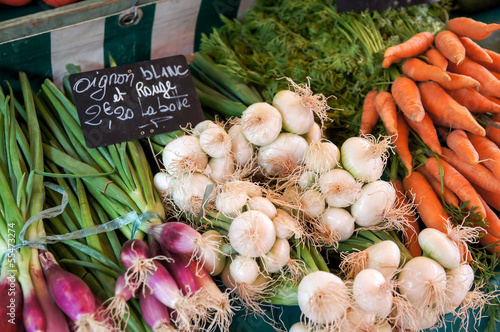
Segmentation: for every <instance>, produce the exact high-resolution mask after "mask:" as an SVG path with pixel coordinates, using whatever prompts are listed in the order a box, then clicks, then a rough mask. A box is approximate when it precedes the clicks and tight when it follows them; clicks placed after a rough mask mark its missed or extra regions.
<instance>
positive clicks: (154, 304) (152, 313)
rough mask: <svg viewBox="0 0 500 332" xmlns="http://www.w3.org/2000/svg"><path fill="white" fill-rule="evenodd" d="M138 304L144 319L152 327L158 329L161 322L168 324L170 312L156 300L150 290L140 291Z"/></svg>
mask: <svg viewBox="0 0 500 332" xmlns="http://www.w3.org/2000/svg"><path fill="white" fill-rule="evenodd" d="M140 293H141V295H140V296H139V304H140V306H141V313H142V316H143V317H144V320H145V321H146V323H148V325H149V326H150V327H151V328H152V329H153V330H156V329H158V328H159V327H160V326H161V325H162V324H165V325H168V324H170V314H169V312H168V309H167V307H166V306H165V305H164V304H163V303H161V302H160V301H158V299H157V298H156V297H154V295H152V294H151V293H150V292H148V291H145V292H140Z"/></svg>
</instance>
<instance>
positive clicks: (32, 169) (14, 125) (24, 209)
mask: <svg viewBox="0 0 500 332" xmlns="http://www.w3.org/2000/svg"><path fill="white" fill-rule="evenodd" d="M20 81H21V87H22V91H23V101H24V107H25V112H17V111H16V107H15V103H14V95H13V92H12V90H10V95H9V96H6V95H5V94H4V93H3V91H2V90H1V89H0V108H1V109H0V111H1V113H2V117H1V118H2V126H3V129H4V130H3V131H2V134H4V136H3V137H2V141H3V142H2V143H5V144H2V145H1V147H0V149H2V151H1V153H0V154H1V155H2V156H5V157H6V158H5V159H3V160H2V164H1V165H0V166H1V167H0V197H1V202H2V211H4V212H3V218H2V219H3V220H2V221H3V224H4V225H2V228H4V229H5V228H6V229H7V232H6V233H5V234H6V237H7V239H6V240H7V244H8V245H9V247H8V249H9V252H10V255H8V257H9V258H8V259H7V265H3V266H2V275H3V276H4V275H5V266H7V267H8V268H9V269H10V270H16V273H15V274H16V277H17V280H18V282H19V284H20V286H21V289H22V293H23V297H24V299H23V302H24V308H23V319H24V325H25V327H26V328H27V329H38V328H41V329H48V330H51V331H69V327H68V324H67V322H66V319H65V317H64V315H63V313H62V311H61V310H60V309H59V308H58V307H57V305H56V304H55V302H54V301H53V299H52V297H51V295H50V292H49V290H48V286H47V284H46V282H45V279H44V275H43V271H42V268H41V265H40V261H39V258H38V249H37V248H35V247H26V246H23V247H20V248H19V249H18V250H17V251H15V250H14V246H15V245H20V244H21V245H22V242H23V241H24V240H30V239H34V238H37V237H40V236H44V235H45V230H44V227H43V224H42V221H41V218H40V220H34V221H33V223H31V224H30V225H29V226H27V229H26V233H25V236H26V238H25V239H24V238H22V237H21V236H22V233H21V232H22V230H23V228H24V227H25V223H26V221H27V220H29V219H30V218H35V219H36V216H37V215H38V214H39V213H40V212H41V211H42V209H43V201H44V193H43V176H40V175H38V174H36V171H37V170H40V169H43V153H42V150H41V136H40V129H39V125H38V119H37V116H36V112H35V108H34V101H33V92H32V89H31V87H30V85H29V81H28V79H27V76H26V75H25V74H24V73H20ZM18 120H19V121H21V122H19V121H18ZM22 121H24V122H22ZM13 239H15V243H13V242H14V241H11V240H13ZM42 247H43V246H42ZM11 259H12V260H11ZM14 261H15V265H16V268H14Z"/></svg>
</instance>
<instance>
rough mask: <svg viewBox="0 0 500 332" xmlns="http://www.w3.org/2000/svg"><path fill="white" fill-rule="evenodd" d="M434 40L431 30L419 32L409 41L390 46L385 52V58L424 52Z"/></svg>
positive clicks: (410, 55)
mask: <svg viewBox="0 0 500 332" xmlns="http://www.w3.org/2000/svg"><path fill="white" fill-rule="evenodd" d="M433 42H434V35H433V34H432V33H430V32H427V31H426V32H419V33H417V34H415V35H413V36H412V37H411V38H410V39H408V40H407V41H405V42H403V43H401V44H399V45H396V46H391V47H388V48H387V49H386V50H385V52H384V58H387V57H390V56H397V57H400V58H409V57H412V56H416V55H419V54H422V53H424V52H425V51H426V50H427V49H428V48H429V47H430V46H431V45H432V43H433Z"/></svg>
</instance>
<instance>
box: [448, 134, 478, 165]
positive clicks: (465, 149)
mask: <svg viewBox="0 0 500 332" xmlns="http://www.w3.org/2000/svg"><path fill="white" fill-rule="evenodd" d="M446 144H447V145H448V147H449V148H450V149H451V150H453V152H455V153H456V154H457V156H458V157H459V158H460V160H462V161H463V162H465V163H467V164H469V165H475V164H477V163H478V162H479V154H478V153H477V151H476V148H474V146H473V145H472V143H471V141H470V140H469V138H468V137H467V134H466V133H465V131H463V130H461V129H455V130H453V131H452V132H451V133H450V134H449V135H448V137H446Z"/></svg>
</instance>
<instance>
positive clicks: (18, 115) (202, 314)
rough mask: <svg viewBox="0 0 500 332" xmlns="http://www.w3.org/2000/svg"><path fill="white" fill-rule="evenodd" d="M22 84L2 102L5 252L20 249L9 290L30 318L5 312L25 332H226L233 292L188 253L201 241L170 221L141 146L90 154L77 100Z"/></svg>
mask: <svg viewBox="0 0 500 332" xmlns="http://www.w3.org/2000/svg"><path fill="white" fill-rule="evenodd" d="M21 77H22V82H23V91H24V93H25V98H24V102H18V101H17V100H16V98H15V96H14V95H13V94H11V95H9V96H7V97H5V96H4V95H3V93H2V94H1V96H2V109H1V110H2V113H1V116H2V117H1V120H2V121H1V122H0V123H1V126H2V130H3V129H5V133H6V134H5V135H2V137H1V139H2V149H6V150H5V151H4V152H6V153H3V152H2V154H1V155H2V164H1V166H2V167H1V171H2V173H1V174H0V175H1V176H2V177H1V178H0V180H2V181H1V185H2V192H1V194H0V197H1V200H0V202H1V204H2V214H1V217H2V233H1V234H2V239H3V241H2V244H3V246H2V249H3V251H2V253H3V252H5V251H6V250H7V249H12V248H11V247H12V246H13V245H14V244H16V245H18V246H19V248H15V249H16V250H14V249H12V252H13V254H12V257H14V258H15V259H11V255H10V254H9V256H7V259H5V260H4V261H3V263H4V264H3V267H2V289H3V288H5V287H11V285H17V282H19V284H20V286H21V288H22V294H23V295H24V306H23V307H22V308H23V309H22V311H23V314H22V315H21V310H20V308H21V301H20V300H18V299H17V298H16V301H15V304H16V305H17V306H19V307H16V309H15V310H13V309H12V310H11V309H9V308H8V306H7V305H5V307H4V308H5V310H11V312H15V315H16V316H15V317H16V318H17V319H21V318H22V320H23V321H24V325H25V328H26V330H28V331H67V330H69V329H71V330H77V331H112V330H130V331H147V330H151V329H152V330H154V331H160V330H175V328H178V329H180V330H183V331H195V330H199V329H206V330H208V331H210V330H213V329H215V328H217V327H218V328H220V329H221V330H227V328H228V326H229V324H230V322H231V318H232V314H233V312H232V311H233V307H232V305H231V301H230V299H229V298H228V295H227V294H226V293H224V292H222V291H221V290H220V289H219V288H218V287H217V285H216V284H215V283H214V281H213V280H212V278H211V277H210V276H209V275H208V274H206V273H203V270H202V269H201V268H200V267H198V266H197V264H198V262H197V261H195V260H193V261H190V260H189V259H185V256H183V254H185V253H186V250H188V249H189V248H188V247H189V246H191V248H193V247H194V243H197V241H198V240H200V239H201V234H200V233H198V232H197V231H196V230H194V229H193V228H191V227H190V226H188V225H186V224H185V223H179V222H164V221H165V220H164V217H165V212H164V209H163V206H162V204H161V199H160V196H159V194H158V193H157V191H156V190H155V188H154V186H153V176H152V171H151V168H150V167H149V160H148V159H147V158H146V154H145V152H144V150H143V148H142V146H141V143H140V142H139V141H129V142H127V143H122V144H117V145H109V146H106V147H102V148H97V149H89V148H87V147H86V145H85V142H84V137H83V133H82V130H81V127H80V125H79V123H78V116H77V113H76V109H75V106H74V105H73V103H72V102H71V101H70V99H68V98H67V97H66V96H65V95H64V94H63V93H62V91H60V90H59V89H58V88H57V87H56V86H55V85H54V84H53V83H52V82H51V81H50V80H46V82H45V83H44V84H43V86H42V89H41V91H40V92H39V93H38V94H35V93H34V92H33V91H32V90H31V87H30V86H29V82H28V80H27V79H26V77H25V75H22V76H21ZM155 139H156V142H163V140H164V139H168V135H165V137H156V138H155ZM9 179H10V180H9ZM42 181H45V182H47V183H46V184H44V183H43V182H42ZM60 194H63V199H62V201H63V202H61V198H60ZM37 204H39V205H37ZM42 209H44V214H43V215H40V220H39V221H38V220H37V221H36V222H33V221H31V220H29V219H28V218H30V217H32V216H33V215H35V214H36V213H37V212H40V211H42ZM54 210H57V211H58V212H57V213H55V212H54ZM48 211H50V212H51V213H48ZM42 219H47V220H46V221H45V222H44V223H42ZM49 219H50V220H49ZM25 220H28V221H29V223H30V224H31V223H32V225H31V226H30V227H29V228H28V232H27V234H26V236H25V237H24V238H23V237H22V236H21V229H22V227H23V225H25ZM28 221H26V223H28ZM10 229H12V230H10ZM9 234H12V237H14V235H15V242H13V241H12V240H10V237H11V235H9ZM46 235H47V236H46ZM40 237H42V238H40ZM175 238H178V241H175V240H174V241H172V239H175ZM7 245H9V247H7ZM39 247H41V248H42V249H43V250H40V252H39V253H38V250H37V248H39ZM11 261H14V262H15V263H11ZM12 264H13V265H12ZM40 264H41V267H40ZM42 268H43V272H42ZM11 271H12V273H14V274H13V277H12V278H7V277H8V276H9V273H10V272H11ZM69 271H70V272H69ZM30 272H31V276H30ZM45 282H46V284H45ZM16 294H17V295H19V294H21V293H20V292H17V293H16ZM2 299H3V297H2ZM5 317H7V316H6V315H4V316H2V322H3V319H4V318H5ZM5 326H9V327H10V325H8V324H7V323H6V324H5ZM20 326H21V324H18V325H12V327H15V328H20Z"/></svg>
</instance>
